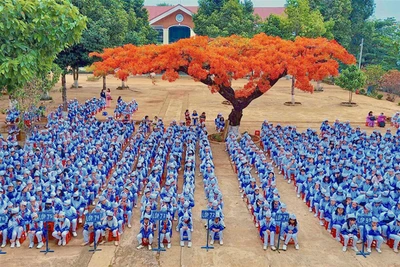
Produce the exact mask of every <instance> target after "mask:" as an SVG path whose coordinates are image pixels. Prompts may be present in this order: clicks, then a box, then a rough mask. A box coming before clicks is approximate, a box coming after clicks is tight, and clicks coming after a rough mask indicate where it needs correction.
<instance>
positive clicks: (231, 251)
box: [0, 75, 400, 267]
mask: <svg viewBox="0 0 400 267" xmlns="http://www.w3.org/2000/svg"><path fill="white" fill-rule="evenodd" d="M86 78H87V76H86V75H81V76H80V85H81V86H82V88H79V89H68V97H69V98H70V99H73V98H77V99H78V100H79V101H84V100H86V99H88V98H91V97H99V94H100V90H101V87H102V81H101V80H99V81H95V82H91V81H86ZM244 82H245V81H238V82H237V83H236V85H237V86H239V85H240V84H243V83H244ZM67 83H68V86H70V85H71V84H72V77H71V76H68V79H67ZM120 85H121V82H120V81H119V80H117V79H115V78H112V77H109V78H107V86H108V87H109V88H110V89H111V91H112V96H113V99H114V100H113V105H115V102H116V99H117V98H118V96H121V97H122V98H123V99H124V100H125V101H129V100H131V99H132V98H134V99H136V101H137V102H138V103H139V110H138V111H137V112H136V113H135V114H134V116H133V119H135V120H140V119H141V118H143V117H144V116H145V115H149V116H150V117H154V116H158V117H161V118H163V119H164V121H165V122H166V123H169V122H170V121H172V120H174V119H176V120H183V119H184V112H185V110H186V109H189V110H190V111H192V110H193V109H196V110H197V111H198V112H199V113H201V112H203V111H205V112H206V113H207V127H208V129H209V132H210V133H212V132H214V118H215V117H216V116H217V114H218V113H223V115H224V117H225V118H227V116H228V114H229V112H230V110H231V108H232V107H231V106H228V105H224V104H222V102H223V101H224V99H223V98H222V97H221V96H220V95H219V94H211V93H210V92H209V90H208V88H207V87H206V86H204V85H202V84H201V83H195V82H193V81H192V80H191V79H190V78H189V77H183V78H181V79H180V80H178V81H177V82H175V83H169V82H166V81H162V80H161V78H160V77H157V83H156V85H153V84H152V83H151V80H150V79H149V78H144V77H133V78H129V80H128V82H127V83H126V85H128V86H129V89H126V90H115V88H116V87H117V86H120ZM60 86H61V85H60V84H57V86H56V87H55V88H54V90H53V91H52V92H51V96H52V97H53V101H51V102H48V103H47V104H46V105H47V108H48V110H52V109H54V108H55V107H56V106H58V105H59V104H60V103H61V92H60V90H59V89H60ZM347 98H348V92H347V91H344V90H342V89H340V88H338V87H336V86H331V85H324V91H323V92H321V93H318V94H309V93H304V92H301V91H299V90H296V101H298V102H301V104H302V105H300V106H286V105H284V102H287V101H290V99H291V96H290V81H287V80H285V79H282V80H281V81H279V82H278V83H277V84H276V85H275V86H274V87H273V88H272V89H271V90H270V91H268V92H267V93H266V94H264V95H263V96H262V97H260V98H258V99H256V100H255V101H253V102H252V103H251V104H250V106H249V107H248V108H247V109H246V110H245V111H244V116H243V119H242V125H241V129H240V130H241V132H244V131H249V132H250V133H254V131H255V130H257V129H260V125H261V123H262V121H264V120H265V119H267V120H268V121H271V122H273V123H274V124H278V123H280V124H281V125H288V124H291V125H296V126H297V128H299V129H300V130H304V129H307V128H309V127H310V128H315V129H318V128H319V126H320V124H321V121H322V120H323V119H328V120H330V121H333V120H335V119H339V120H341V121H350V122H351V123H352V124H353V125H355V126H356V125H359V126H361V127H362V128H363V129H366V130H368V131H372V130H373V129H371V128H368V129H367V127H365V117H366V115H367V114H368V112H369V111H373V112H374V113H375V114H376V115H379V113H380V112H384V113H385V114H386V115H387V116H392V115H393V114H394V113H395V112H396V111H398V110H399V107H398V106H397V105H396V104H395V103H392V102H388V101H385V100H376V99H372V98H369V97H366V96H362V95H355V96H354V98H353V101H355V102H357V105H358V106H357V107H344V106H342V105H341V102H343V101H346V100H347ZM7 107H8V98H7V96H1V97H0V109H4V108H7ZM107 112H108V113H109V114H113V109H108V110H107ZM97 116H98V117H99V118H102V115H101V114H98V115H97ZM0 122H1V125H0V126H3V125H4V124H3V122H4V115H0ZM389 127H390V126H389ZM0 128H2V127H0ZM375 129H376V128H374V130H375ZM380 130H382V129H380ZM212 151H213V155H214V163H215V167H216V175H217V177H218V181H219V184H220V188H221V191H222V193H223V197H224V202H225V207H224V214H225V223H226V225H227V228H226V230H225V232H224V245H223V246H220V245H218V244H217V245H215V249H213V250H209V251H208V252H207V251H206V250H204V249H201V246H204V245H205V243H206V231H205V229H204V227H203V222H202V220H201V219H200V211H201V210H202V209H204V208H205V207H206V201H205V200H204V191H203V182H202V180H201V179H197V181H196V192H195V203H196V206H195V207H194V209H193V215H194V216H193V218H194V232H193V247H192V248H187V247H185V248H181V247H179V241H178V233H176V232H174V234H173V238H172V240H173V241H172V244H173V246H172V248H171V249H169V250H168V251H167V252H162V253H161V254H157V253H155V252H150V251H145V250H140V251H138V250H137V249H136V245H137V243H136V242H137V241H136V234H137V233H138V231H139V222H138V220H139V217H140V216H139V211H138V210H137V209H135V210H134V215H133V216H134V219H133V227H132V228H131V229H125V232H124V234H123V236H122V240H121V242H120V246H119V247H115V246H113V245H112V244H106V245H104V246H101V249H102V251H99V252H96V253H95V254H93V253H90V252H89V251H88V249H89V248H88V247H81V246H80V244H81V243H82V231H81V229H80V230H79V234H78V237H77V238H74V239H73V240H72V241H71V242H70V243H69V244H68V245H67V246H66V247H58V246H57V245H56V244H55V243H54V241H52V242H51V248H52V249H54V250H55V252H54V253H49V254H47V255H44V254H43V253H39V251H38V250H37V249H28V242H27V241H25V243H24V244H23V245H22V247H21V248H19V249H17V248H15V249H10V248H9V247H7V248H6V249H5V251H6V252H7V254H6V255H0V266H2V267H11V266H21V264H28V265H29V266H30V267H36V266H62V267H68V266H79V267H80V266H93V267H102V266H105V267H108V266H121V267H122V266H400V256H399V255H398V254H395V253H393V252H392V251H391V250H390V249H389V247H387V246H386V245H385V244H384V245H382V251H383V253H382V254H378V253H376V252H375V251H373V253H372V255H370V256H368V258H366V259H365V258H364V257H362V256H356V255H355V253H354V252H352V251H348V252H346V253H343V252H342V250H341V245H340V243H338V242H337V241H336V240H334V239H333V238H332V237H331V236H330V234H329V233H328V232H327V231H326V230H325V229H324V228H322V227H321V226H319V222H318V220H316V219H315V218H314V217H313V216H312V214H311V213H309V212H308V208H307V206H306V205H305V204H304V203H303V202H302V201H301V200H300V199H298V198H297V197H296V194H295V192H294V187H293V185H288V184H287V183H285V182H284V181H283V178H282V176H281V175H278V181H277V183H278V188H279V192H280V194H281V198H282V200H283V202H285V203H286V204H287V206H288V210H289V211H292V212H295V213H296V215H297V217H298V221H299V229H300V230H299V242H300V243H299V244H300V250H298V251H296V250H294V248H293V246H289V248H288V251H286V252H284V251H281V252H280V253H278V252H273V251H271V250H268V251H264V250H263V249H262V244H261V241H260V239H259V236H258V232H257V229H256V228H255V227H254V224H253V221H252V218H251V216H250V213H249V212H248V211H247V209H246V205H245V203H244V202H243V201H242V199H241V197H240V194H239V191H238V183H237V177H236V174H235V173H234V172H233V170H232V167H231V165H230V162H229V158H228V155H227V152H225V151H224V145H223V143H222V144H212ZM197 163H198V162H197ZM181 175H182V174H181ZM180 177H181V176H180Z"/></svg>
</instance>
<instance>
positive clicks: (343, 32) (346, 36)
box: [309, 0, 352, 47]
mask: <svg viewBox="0 0 400 267" xmlns="http://www.w3.org/2000/svg"><path fill="white" fill-rule="evenodd" d="M309 1H310V8H311V10H319V12H321V15H322V17H323V18H324V21H325V22H327V21H334V22H335V23H334V25H333V27H332V34H333V36H334V38H335V40H336V41H338V42H339V43H340V44H341V45H343V46H344V47H349V45H350V41H351V34H352V31H351V30H352V28H351V27H349V25H351V21H350V14H351V12H352V6H351V0H335V1H332V0H309Z"/></svg>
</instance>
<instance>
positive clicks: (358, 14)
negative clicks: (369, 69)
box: [346, 0, 375, 55]
mask: <svg viewBox="0 0 400 267" xmlns="http://www.w3.org/2000/svg"><path fill="white" fill-rule="evenodd" d="M374 11H375V1H374V0H362V1H360V0H351V13H350V17H349V18H350V25H348V27H349V28H350V29H351V41H350V44H349V46H348V47H346V48H347V50H348V51H349V52H350V53H352V54H353V55H358V54H359V51H360V43H361V39H362V38H366V37H367V36H368V35H369V34H370V31H371V29H370V28H369V27H368V23H367V20H368V19H369V18H370V17H371V16H372V15H373V14H374Z"/></svg>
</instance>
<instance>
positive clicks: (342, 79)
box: [335, 65, 367, 103]
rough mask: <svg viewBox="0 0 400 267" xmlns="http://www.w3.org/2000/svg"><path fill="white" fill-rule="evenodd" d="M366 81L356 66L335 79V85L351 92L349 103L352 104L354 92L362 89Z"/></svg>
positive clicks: (345, 70) (347, 69) (350, 67)
mask: <svg viewBox="0 0 400 267" xmlns="http://www.w3.org/2000/svg"><path fill="white" fill-rule="evenodd" d="M366 79H367V78H366V76H365V74H364V73H363V72H362V71H361V70H359V69H358V67H357V66H356V65H351V66H349V67H347V68H346V69H344V70H343V71H342V73H340V75H339V77H338V78H337V79H335V83H336V85H338V86H340V87H342V88H343V89H345V90H347V91H349V92H350V93H349V103H351V100H352V95H353V92H355V91H356V90H357V89H360V88H362V87H363V86H364V85H365V82H366Z"/></svg>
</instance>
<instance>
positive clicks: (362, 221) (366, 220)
mask: <svg viewBox="0 0 400 267" xmlns="http://www.w3.org/2000/svg"><path fill="white" fill-rule="evenodd" d="M357 223H358V224H359V225H370V224H371V223H372V216H361V215H360V216H358V217H357Z"/></svg>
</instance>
